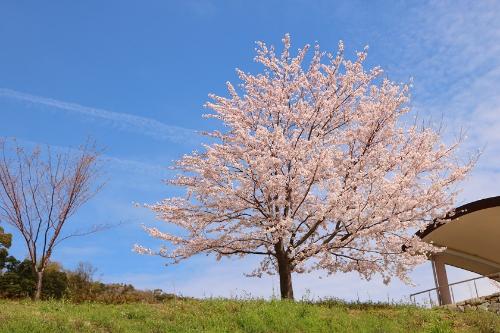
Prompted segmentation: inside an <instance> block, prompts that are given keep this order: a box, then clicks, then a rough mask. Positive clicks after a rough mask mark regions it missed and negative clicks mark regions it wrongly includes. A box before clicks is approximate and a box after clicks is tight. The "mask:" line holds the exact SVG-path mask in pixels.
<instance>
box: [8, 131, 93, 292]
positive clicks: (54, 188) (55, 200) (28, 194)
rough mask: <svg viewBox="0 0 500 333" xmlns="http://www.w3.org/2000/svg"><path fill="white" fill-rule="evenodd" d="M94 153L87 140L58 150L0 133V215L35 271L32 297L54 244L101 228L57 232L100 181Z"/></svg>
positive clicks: (38, 287) (37, 290) (91, 145)
mask: <svg viewBox="0 0 500 333" xmlns="http://www.w3.org/2000/svg"><path fill="white" fill-rule="evenodd" d="M98 157H99V152H98V151H97V150H96V149H95V146H94V145H93V144H89V143H87V144H85V145H83V146H81V147H79V149H78V150H76V151H74V150H68V151H67V152H64V153H60V152H53V151H52V150H51V149H50V148H49V147H47V148H45V149H42V148H40V147H36V148H34V149H32V150H28V149H25V148H23V147H20V146H19V145H18V144H17V143H16V142H15V141H13V142H12V144H10V143H9V144H7V142H6V140H2V139H0V221H2V222H5V223H8V224H10V225H11V226H12V227H14V228H15V229H16V230H17V231H18V232H19V234H20V235H21V236H22V238H23V239H24V241H25V243H26V247H27V250H28V254H29V258H30V259H31V262H32V267H33V271H34V272H35V274H36V277H37V278H36V292H35V295H34V299H35V300H38V299H40V296H41V290H42V283H43V274H44V271H45V269H46V267H47V265H48V263H49V261H50V258H51V255H52V254H53V251H54V248H55V247H56V246H57V244H59V243H60V242H61V241H63V240H65V239H67V238H69V237H73V236H82V235H86V234H90V233H93V232H96V231H98V230H100V229H101V227H100V226H91V227H90V228H89V229H88V230H86V231H81V232H73V233H69V234H63V229H65V225H66V224H67V223H68V221H69V218H70V217H71V216H72V215H73V214H74V213H75V212H76V211H77V210H78V208H80V207H81V206H82V205H83V204H84V203H86V202H87V201H88V200H89V199H90V198H92V197H93V196H94V195H95V194H96V193H97V192H98V190H99V189H100V188H101V187H102V183H100V182H99V181H98V180H99V178H100V177H99V174H100V169H99V163H98Z"/></svg>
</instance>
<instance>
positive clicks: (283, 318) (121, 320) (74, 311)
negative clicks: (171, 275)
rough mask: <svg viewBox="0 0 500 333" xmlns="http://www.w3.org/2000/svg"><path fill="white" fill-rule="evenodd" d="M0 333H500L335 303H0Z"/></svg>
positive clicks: (464, 320) (498, 324)
mask: <svg viewBox="0 0 500 333" xmlns="http://www.w3.org/2000/svg"><path fill="white" fill-rule="evenodd" d="M0 332H9V333H11V332H436V333H438V332H500V316H498V315H495V314H493V313H488V312H482V311H478V312H472V311H471V312H465V313H459V312H452V311H449V310H445V309H433V310H428V309H422V308H416V307H412V306H389V305H380V304H379V305H377V304H356V303H353V304H346V303H342V302H336V301H329V302H328V301H327V302H322V303H318V304H308V303H305V302H296V303H291V302H281V301H262V300H250V301H242V300H218V299H214V300H186V299H184V300H170V301H168V302H166V303H164V304H142V303H137V304H121V305H105V304H97V303H84V304H72V303H67V302H61V301H44V302H38V303H34V302H31V301H28V300H26V301H7V300H0Z"/></svg>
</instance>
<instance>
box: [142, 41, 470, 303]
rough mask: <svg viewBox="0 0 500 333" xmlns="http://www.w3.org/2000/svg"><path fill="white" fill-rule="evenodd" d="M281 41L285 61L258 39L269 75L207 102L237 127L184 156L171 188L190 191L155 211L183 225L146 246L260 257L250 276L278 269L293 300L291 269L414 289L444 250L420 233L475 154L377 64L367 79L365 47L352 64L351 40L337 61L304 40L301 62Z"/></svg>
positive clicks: (178, 254)
mask: <svg viewBox="0 0 500 333" xmlns="http://www.w3.org/2000/svg"><path fill="white" fill-rule="evenodd" d="M283 43H284V48H283V51H282V52H281V54H277V53H276V52H275V49H274V48H273V47H268V46H266V44H264V43H262V42H259V43H257V46H258V47H257V50H256V51H257V55H256V57H255V61H256V62H257V63H260V64H262V65H263V66H264V72H263V73H262V74H257V75H252V74H249V73H244V72H243V71H240V70H237V73H238V76H239V78H240V79H241V81H242V83H241V84H240V85H239V87H236V88H235V87H234V86H233V85H231V83H227V87H228V91H229V94H228V97H220V96H216V95H210V97H211V99H212V100H213V101H212V102H209V103H207V104H206V107H208V108H209V109H211V110H213V111H214V112H213V113H211V114H209V115H206V117H208V118H214V119H217V120H219V121H221V122H222V123H223V125H224V126H225V128H226V130H225V131H213V132H210V133H206V134H207V135H208V136H210V137H212V138H215V143H212V144H208V145H205V146H204V151H203V152H201V153H200V152H194V153H192V154H190V155H185V156H184V157H183V158H182V159H180V160H179V161H177V162H176V165H175V167H174V169H177V170H179V171H180V174H179V175H178V176H177V177H175V178H174V179H171V180H169V181H168V183H169V184H171V185H175V186H180V187H182V188H185V189H186V190H187V191H186V192H187V193H186V196H185V197H176V198H168V199H165V200H163V201H161V202H159V203H156V204H153V205H147V207H149V208H151V209H152V210H153V211H154V212H156V213H157V215H158V217H159V219H161V220H164V221H165V222H167V223H168V224H170V225H174V226H177V227H180V228H170V229H169V230H171V231H170V232H166V231H161V230H159V229H158V228H155V227H146V230H147V231H148V232H149V234H150V235H151V236H153V237H155V238H159V239H161V240H163V241H166V244H165V245H164V246H163V247H162V248H161V249H160V250H158V251H156V250H152V249H150V248H146V247H143V246H142V245H136V246H135V250H136V251H137V252H139V253H143V254H158V255H160V256H163V257H165V258H168V259H169V260H170V261H171V262H172V263H177V262H179V261H181V260H183V259H187V258H189V257H191V256H193V255H196V254H199V253H213V254H216V255H217V257H218V258H221V257H223V256H233V255H237V256H246V255H259V256H261V257H262V261H261V262H260V265H259V266H258V267H256V269H255V270H254V271H253V272H251V273H250V275H253V276H261V275H262V274H263V273H269V274H275V273H278V274H279V279H280V291H281V297H282V298H285V299H293V288H292V273H305V272H311V271H314V270H320V271H323V272H326V273H327V274H333V273H336V272H351V271H357V272H359V274H360V275H361V276H362V277H363V278H366V279H370V278H371V277H373V276H374V275H375V274H377V273H378V274H380V275H381V276H382V277H383V280H384V282H386V283H388V282H389V281H390V279H391V277H394V276H395V277H398V278H400V279H402V280H403V281H409V279H408V275H407V273H408V272H409V270H410V269H411V268H413V267H414V266H415V265H417V264H419V263H422V262H423V261H424V260H425V259H426V258H427V255H429V254H432V253H434V252H437V251H439V250H440V249H438V248H436V247H434V246H432V245H430V244H427V243H425V242H423V241H422V240H421V239H420V238H418V237H417V236H415V232H416V231H417V230H419V229H422V228H423V227H425V225H426V224H427V223H429V222H430V221H433V220H434V219H436V218H440V217H442V216H444V215H445V213H447V212H448V211H450V210H451V209H452V206H453V202H454V198H455V197H456V195H457V191H458V190H457V187H456V186H455V185H456V183H457V182H459V181H460V180H462V179H463V178H464V177H465V176H466V174H467V173H468V171H469V170H470V169H471V167H472V166H473V164H474V162H475V158H471V159H470V160H467V161H463V162H462V161H460V160H459V159H458V158H457V154H456V150H457V147H458V146H459V144H460V142H461V141H462V140H461V138H462V136H461V137H460V138H458V139H457V140H456V141H454V142H453V143H451V144H444V143H443V142H442V138H441V135H440V131H438V130H435V129H433V128H431V127H430V126H426V125H422V124H419V123H417V122H416V121H413V120H411V121H408V120H407V119H411V118H410V117H408V116H404V115H406V114H407V113H408V112H409V111H410V108H409V106H408V102H409V96H408V86H407V85H400V84H396V83H394V82H391V81H389V80H388V79H386V78H383V77H381V74H382V70H381V69H380V68H378V67H376V68H374V69H372V70H370V71H365V70H364V69H363V62H364V60H365V58H366V56H367V53H366V49H365V50H364V51H363V52H358V53H357V57H356V59H355V60H354V61H350V60H346V59H345V58H344V52H343V50H344V48H343V44H342V42H340V43H339V50H338V52H337V53H336V54H330V53H326V52H323V51H321V50H320V48H319V45H316V46H315V47H314V50H313V51H312V54H311V52H309V53H308V50H309V49H310V47H309V45H306V46H305V47H304V48H303V49H299V50H298V53H297V55H295V56H292V55H291V53H290V37H289V36H288V35H286V36H285V37H284V39H283ZM306 58H307V59H309V61H307V64H305V63H306V60H305V59H306ZM405 119H406V121H405ZM172 230H173V231H172Z"/></svg>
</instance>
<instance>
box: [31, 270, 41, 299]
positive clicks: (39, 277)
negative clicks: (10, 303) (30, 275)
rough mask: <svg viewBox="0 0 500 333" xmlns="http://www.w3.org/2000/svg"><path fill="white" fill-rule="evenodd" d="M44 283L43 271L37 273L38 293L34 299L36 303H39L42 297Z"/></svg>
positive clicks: (36, 292)
mask: <svg viewBox="0 0 500 333" xmlns="http://www.w3.org/2000/svg"><path fill="white" fill-rule="evenodd" d="M42 282H43V270H42V271H39V272H38V271H37V272H36V291H35V297H34V298H33V299H34V300H35V301H39V300H40V298H41V297H42Z"/></svg>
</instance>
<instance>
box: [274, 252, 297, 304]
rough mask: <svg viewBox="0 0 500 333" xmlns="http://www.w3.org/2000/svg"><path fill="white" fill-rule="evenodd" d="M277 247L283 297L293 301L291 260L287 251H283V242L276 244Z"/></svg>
mask: <svg viewBox="0 0 500 333" xmlns="http://www.w3.org/2000/svg"><path fill="white" fill-rule="evenodd" d="M275 249H276V259H277V260H278V273H279V275H280V292H281V299H288V300H292V301H293V287H292V268H291V267H290V260H289V259H288V256H287V255H286V253H285V251H283V247H282V246H281V242H280V244H278V245H276V246H275Z"/></svg>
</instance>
